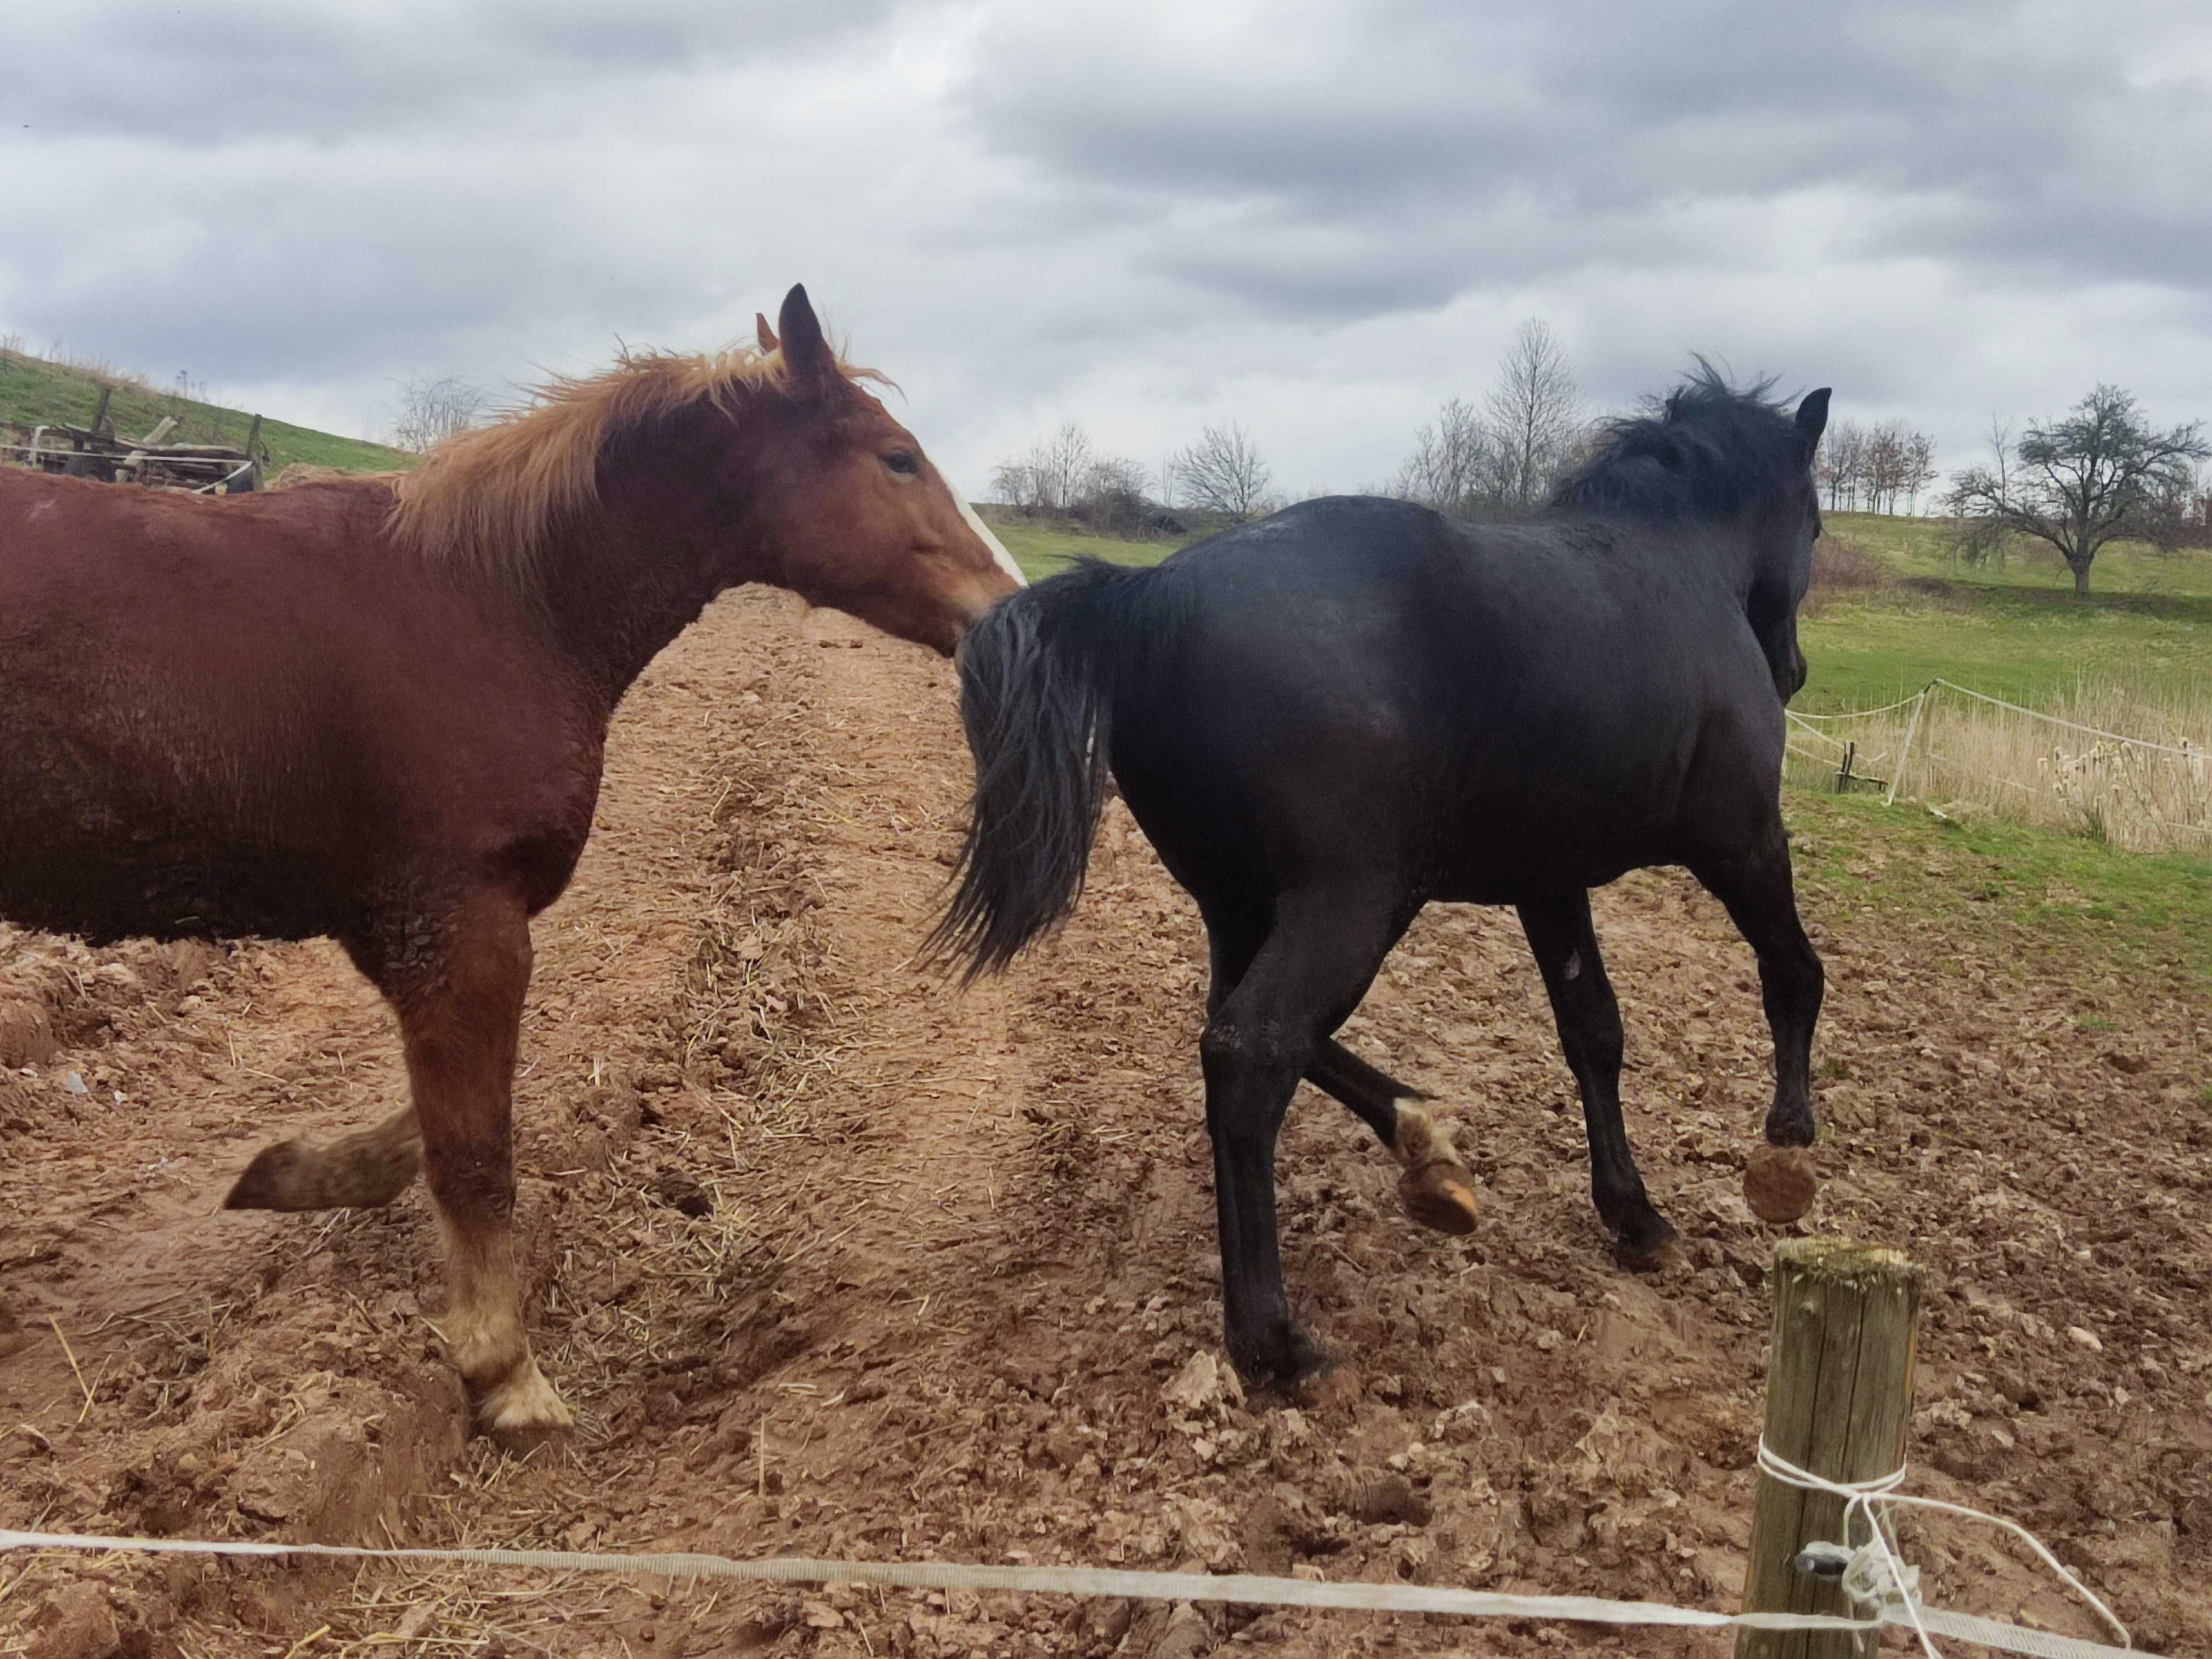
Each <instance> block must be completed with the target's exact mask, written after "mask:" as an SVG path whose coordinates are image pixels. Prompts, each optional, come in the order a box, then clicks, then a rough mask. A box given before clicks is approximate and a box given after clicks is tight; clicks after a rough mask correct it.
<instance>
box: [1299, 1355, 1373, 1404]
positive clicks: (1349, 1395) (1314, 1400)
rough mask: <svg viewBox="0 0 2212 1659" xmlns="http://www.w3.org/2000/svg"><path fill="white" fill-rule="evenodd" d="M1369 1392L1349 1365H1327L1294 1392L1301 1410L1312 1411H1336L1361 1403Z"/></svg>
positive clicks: (1305, 1380) (1300, 1384)
mask: <svg viewBox="0 0 2212 1659" xmlns="http://www.w3.org/2000/svg"><path fill="white" fill-rule="evenodd" d="M1364 1393H1366V1390H1365V1389H1364V1388H1362V1387H1361V1386H1360V1382H1359V1374H1358V1372H1357V1371H1355V1370H1352V1367H1351V1366H1349V1365H1324V1366H1322V1368H1321V1370H1317V1371H1316V1372H1314V1373H1313V1374H1312V1375H1311V1376H1307V1377H1305V1378H1304V1379H1303V1380H1302V1381H1301V1382H1300V1383H1298V1385H1297V1388H1296V1389H1292V1390H1291V1397H1292V1398H1293V1399H1295V1400H1296V1401H1297V1403H1298V1406H1299V1407H1300V1409H1302V1410H1304V1411H1310V1412H1325V1411H1334V1410H1335V1409H1336V1408H1337V1407H1341V1406H1353V1405H1357V1404H1358V1402H1359V1399H1360V1396H1361V1395H1364Z"/></svg>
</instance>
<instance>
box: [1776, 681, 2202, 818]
mask: <svg viewBox="0 0 2212 1659" xmlns="http://www.w3.org/2000/svg"><path fill="white" fill-rule="evenodd" d="M2098 695H2100V694H2097V693H2095V692H2093V690H2083V691H2081V692H2077V694H2076V702H2077V704H2078V703H2081V702H2087V703H2089V704H2090V705H2091V707H2090V708H2087V709H2084V708H2079V707H2076V708H2072V709H2069V714H2071V713H2083V712H2096V697H2097V696H2098ZM2101 695H2102V696H2104V698H2105V701H2106V702H2107V703H2111V704H2113V705H2115V706H2119V707H2121V708H2123V709H2124V713H2125V714H2134V715H2138V716H2140V717H2142V719H2144V720H2146V721H2148V720H2152V719H2154V718H2156V717H2157V716H2158V714H2160V712H2165V711H2159V710H2156V709H2154V708H2151V707H2149V706H2148V705H2145V704H2142V703H2136V702H2130V701H2129V700H2128V699H2126V698H2124V697H2122V696H2118V695H2117V694H2114V693H2112V692H2110V691H2106V692H2105V693H2102V694H2101ZM1785 714H1786V718H1787V720H1788V722H1789V724H1788V732H1789V752H1790V757H1792V768H1791V769H1792V771H1793V772H1794V773H1795V774H1796V775H1797V776H1798V777H1799V778H1800V780H1801V781H1807V782H1824V783H1826V784H1827V785H1828V786H1829V787H1833V788H1835V789H1836V790H1838V792H1844V791H1848V790H1850V789H1852V788H1865V789H1873V790H1880V791H1881V792H1882V799H1883V802H1884V804H1885V805H1894V804H1895V802H1896V800H1897V799H1898V797H1899V794H1904V795H1905V797H1906V798H1907V799H1915V800H1918V801H1921V802H1923V804H1925V805H1930V806H1938V807H1944V806H1957V805H1972V806H1980V807H1983V808H1985V809H1986V810H1988V811H1990V812H1992V813H1993V814H1995V815H1996V816H1999V817H2008V818H2014V819H2016V820H2018V821H2021V822H2024V823H2032V824H2038V825H2040V826H2043V827H2045V828H2057V829H2067V830H2070V831H2073V832H2075V833H2077V834H2086V835H2089V836H2093V837H2095V838H2097V839H2100V840H2103V841H2107V842H2112V843H2113V844H2114V845H2117V846H2122V847H2126V848H2130V849H2131V850H2134V851H2138V852H2161V851H2168V850H2173V849H2176V848H2191V849H2193V848H2197V847H2200V846H2212V742H2208V741H2206V740H2204V739H2201V738H2197V737H2195V736H2194V735H2192V734H2191V733H2190V732H2185V731H2181V730H2178V729H2175V728H2177V727H2179V726H2181V725H2183V724H2184V722H2185V718H2186V717H2185V716H2183V715H2181V714H2175V713H2171V712H2166V720H2167V722H2168V732H2167V735H2168V736H2171V737H2172V738H2175V739H2176V740H2175V741H2166V740H2165V738H2154V737H2148V736H2137V735H2131V734H2130V733H2128V732H2122V731H2119V730H2117V729H2115V723H2114V722H2112V721H2109V720H2076V719H2070V718H2069V717H2068V714H2055V713H2051V712H2048V711H2045V710H2042V709H2035V708H2027V707H2025V706H2023V705H2022V704H2020V703H2017V702H2011V701H2008V699H2006V698H2003V697H1997V696H1990V694H1989V693H1988V692H1986V691H1978V690H1975V689H1974V688H1972V686H1966V685H1960V684H1958V683H1957V682H1956V681H1954V680H1949V679H1946V678H1942V677H1941V676H1938V677H1937V678H1934V679H1931V680H1930V681H1929V683H1928V684H1926V685H1924V686H1923V687H1922V688H1921V689H1920V690H1918V691H1916V692H1914V693H1913V694H1912V695H1911V696H1907V697H1900V698H1899V699H1898V700H1897V701H1895V702H1888V703H1883V704H1881V705H1880V706H1879V707H1876V708H1862V709H1851V710H1848V711H1845V712H1844V713H1842V714H1802V713H1800V712H1799V711H1797V710H1795V709H1790V710H1787V711H1785ZM2130 723H2132V722H2130ZM2039 728H2050V731H2049V732H2045V734H2044V735H2042V736H2038V735H2036V732H2037V731H2038V729H2039ZM2058 733H2074V734H2078V735H2079V737H2080V738H2086V739H2088V740H2089V741H2088V742H2087V744H2086V745H2082V746H2079V747H2069V745H2068V744H2066V742H2065V740H2064V738H2062V737H2059V736H2058V735H2057V734H2058Z"/></svg>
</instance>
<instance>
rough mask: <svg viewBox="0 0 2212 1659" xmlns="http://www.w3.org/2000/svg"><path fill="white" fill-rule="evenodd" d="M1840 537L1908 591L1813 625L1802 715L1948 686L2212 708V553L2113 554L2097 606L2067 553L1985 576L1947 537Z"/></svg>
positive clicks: (1838, 531)
mask: <svg viewBox="0 0 2212 1659" xmlns="http://www.w3.org/2000/svg"><path fill="white" fill-rule="evenodd" d="M1828 527H1829V533H1831V534H1832V535H1835V536H1839V537H1843V538H1848V539H1849V540H1851V541H1853V542H1856V543H1857V544H1859V545H1860V546H1862V547H1864V548H1867V549H1869V550H1871V551H1872V552H1874V553H1875V554H1876V555H1877V556H1879V557H1880V558H1881V561H1882V562H1883V563H1884V564H1885V565H1886V566H1887V567H1888V568H1889V569H1890V571H1891V572H1892V574H1894V575H1895V576H1897V577H1898V578H1899V582H1900V585H1899V586H1897V587H1895V588H1892V589H1887V590H1880V591H1876V592H1870V593H1866V594H1852V595H1848V596H1845V597H1844V598H1841V599H1837V600H1834V601H1832V602H1830V603H1829V604H1827V605H1825V606H1823V607H1821V608H1820V610H1819V611H1818V613H1817V614H1815V615H1813V616H1810V617H1807V618H1806V619H1805V620H1804V622H1803V623H1802V624H1801V627H1800V634H1801V636H1802V642H1803V645H1804V647H1805V655H1806V658H1807V659H1808V661H1809V662H1810V663H1811V664H1812V669H1813V678H1812V679H1811V681H1810V682H1809V683H1808V684H1807V685H1806V688H1805V690H1804V692H1803V693H1802V696H1801V699H1800V702H1799V705H1798V706H1799V707H1801V708H1804V709H1806V710H1808V711H1809V712H1814V713H1820V712H1824V711H1832V710H1836V709H1841V708H1867V707H1869V706H1871V705H1873V704H1875V703H1881V702H1889V701H1890V700H1892V699H1893V698H1895V697H1899V696H1905V695H1907V694H1908V693H1911V692H1912V691H1917V690H1919V689H1920V687H1922V686H1923V685H1925V684H1927V683H1928V682H1929V680H1931V679H1933V678H1936V676H1938V675H1941V676H1942V678H1945V679H1948V680H1954V681H1956V682H1958V683H1959V684H1961V685H1968V686H1972V687H1973V688H1974V689H1975V690H1981V691H1987V692H1990V694H1992V695H1994V696H2007V697H2011V698H2014V699H2015V700H2017V701H2021V702H2031V703H2040V702H2048V701H2049V700H2050V699H2051V697H2053V696H2056V695H2057V694H2058V693H2061V692H2063V691H2065V690H2069V689H2071V688H2072V687H2073V686H2074V684H2075V683H2076V682H2077V681H2079V680H2081V679H2082V678H2111V679H2118V680H2121V681H2123V682H2125V683H2127V684H2130V685H2135V686H2138V687H2142V688H2143V689H2145V690H2157V691H2159V692H2160V694H2161V695H2171V696H2175V697H2178V698H2190V699H2192V700H2197V701H2203V700H2204V699H2206V698H2212V554H2206V553H2203V552H2191V553H2181V554H2174V555H2171V556H2166V555H2160V554H2159V553H2156V552H2154V551H2153V550H2149V549H2148V548H2142V547H2137V546H2119V547H2114V548H2108V549H2106V550H2105V551H2104V552H2103V553H2100V555H2099V556H2098V558H2097V562H2096V565H2095V566H2094V568H2093V575H2092V581H2093V585H2094V586H2095V589H2096V591H2095V592H2094V593H2093V596H2092V597H2091V598H2090V599H2089V600H2088V601H2087V603H2084V602H2082V601H2081V600H2079V599H2075V597H2074V592H2073V578H2072V577H2071V576H2070V575H2069V574H2068V573H2067V571H2066V568H2065V567H2064V566H2063V565H2062V564H2060V563H2059V562H2058V560H2057V555H2056V554H2051V555H2049V556H2041V555H2033V554H2022V555H2016V556H2014V557H2013V558H2012V559H2010V560H2008V562H2006V563H2005V564H2004V565H2003V566H2002V567H1996V568H1989V567H1984V568H1979V569H1974V568H1966V567H1964V566H1960V565H1956V564H1954V563H1951V562H1948V561H1947V560H1946V558H1945V556H1944V551H1943V540H1942V526H1941V525H1940V524H1936V523H1933V522H1930V521H1929V520H1924V519H1891V518H1885V517H1879V516H1876V515H1875V514H1871V513H1832V514H1830V515H1829V518H1828Z"/></svg>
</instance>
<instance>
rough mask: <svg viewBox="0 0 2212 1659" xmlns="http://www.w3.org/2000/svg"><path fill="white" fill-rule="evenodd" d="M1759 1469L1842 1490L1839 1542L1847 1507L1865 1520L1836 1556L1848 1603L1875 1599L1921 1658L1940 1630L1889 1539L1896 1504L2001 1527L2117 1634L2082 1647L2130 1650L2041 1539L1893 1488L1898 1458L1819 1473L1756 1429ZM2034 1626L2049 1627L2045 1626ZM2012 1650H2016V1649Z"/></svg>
mask: <svg viewBox="0 0 2212 1659" xmlns="http://www.w3.org/2000/svg"><path fill="white" fill-rule="evenodd" d="M1759 1473H1760V1474H1765V1475H1767V1476H1770V1477H1771V1478H1772V1479H1774V1480H1779V1481H1780V1482H1782V1484H1783V1485H1784V1486H1796V1487H1797V1488H1798V1489H1799V1490H1800V1491H1802V1492H1826V1493H1828V1494H1829V1495H1831V1496H1832V1497H1836V1498H1842V1499H1843V1500H1844V1544H1845V1546H1846V1547H1848V1546H1849V1543H1850V1534H1851V1516H1853V1515H1854V1514H1856V1515H1857V1516H1860V1518H1861V1519H1862V1520H1863V1522H1865V1524H1866V1528H1867V1534H1868V1536H1867V1541H1866V1542H1865V1543H1863V1544H1862V1545H1860V1546H1859V1547H1857V1549H1856V1550H1851V1551H1850V1553H1849V1557H1848V1559H1846V1561H1845V1562H1844V1566H1843V1571H1842V1572H1841V1574H1840V1575H1839V1576H1840V1578H1841V1581H1842V1588H1843V1591H1844V1595H1848V1596H1849V1597H1850V1599H1851V1601H1852V1603H1853V1604H1854V1605H1855V1606H1857V1607H1881V1609H1882V1610H1883V1618H1884V1620H1885V1621H1886V1622H1887V1623H1890V1624H1901V1625H1905V1626H1908V1627H1909V1628H1910V1629H1911V1632H1912V1633H1913V1635H1914V1636H1915V1637H1916V1638H1918V1640H1919V1643H1920V1648H1921V1651H1922V1652H1923V1653H1924V1654H1925V1655H1926V1656H1927V1659H1942V1656H1941V1655H1939V1654H1938V1653H1937V1652H1936V1644H1934V1643H1933V1642H1931V1641H1930V1640H1929V1636H1930V1634H1931V1633H1941V1632H1937V1629H1936V1617H1935V1615H1936V1613H1937V1611H1938V1610H1937V1609H1934V1608H1928V1607H1922V1606H1921V1605H1920V1570H1919V1569H1918V1568H1917V1567H1908V1566H1906V1565H1905V1562H1904V1559H1903V1557H1902V1556H1901V1555H1900V1554H1899V1551H1898V1547H1897V1541H1896V1540H1895V1538H1894V1537H1893V1535H1892V1534H1891V1530H1890V1523H1889V1516H1890V1514H1891V1512H1892V1511H1893V1510H1897V1509H1899V1508H1903V1507H1911V1508H1914V1509H1923V1510H1938V1511H1941V1512H1942V1513H1943V1514H1946V1515H1956V1516H1964V1517H1966V1519H1968V1520H1972V1521H1985V1522H1988V1523H1989V1524H1990V1525H1991V1526H1993V1527H2002V1528H2004V1529H2005V1530H2006V1531H2007V1532H2008V1533H2010V1534H2013V1536H2015V1538H2017V1539H2019V1540H2020V1541H2021V1542H2022V1543H2024V1544H2026V1545H2027V1547H2029V1548H2030V1549H2032V1550H2033V1551H2034V1552H2035V1553H2036V1556H2037V1558H2038V1559H2040V1560H2041V1561H2042V1563H2043V1565H2045V1566H2046V1567H2049V1568H2050V1569H2051V1571H2052V1572H2054V1573H2056V1574H2057V1575H2058V1577H2060V1578H2061V1579H2062V1580H2063V1581H2064V1582H2065V1584H2066V1587H2067V1588H2068V1589H2070V1590H2072V1591H2073V1592H2074V1593H2075V1595H2078V1596H2080V1597H2081V1599H2082V1600H2083V1601H2087V1603H2088V1604H2089V1605H2090V1606H2091V1607H2094V1608H2095V1609H2096V1610H2097V1614H2098V1616H2099V1617H2100V1618H2101V1619H2102V1620H2104V1621H2105V1622H2106V1624H2107V1625H2109V1626H2112V1630H2113V1631H2114V1632H2116V1633H2117V1634H2118V1637H2119V1638H2120V1645H2119V1646H2118V1647H2117V1648H2110V1647H2106V1646H2105V1645H2104V1644H2101V1643H2093V1644H2086V1645H2087V1649H2088V1650H2093V1651H2100V1652H2105V1653H2129V1652H2132V1651H2134V1650H2135V1638H2133V1637H2131V1636H2130V1635H2129V1634H2128V1627H2127V1626H2125V1625H2124V1624H2122V1623H2121V1622H2120V1621H2119V1620H2118V1617H2117V1616H2116V1615H2115V1614H2114V1613H2113V1612H2112V1608H2110V1607H2106V1605H2105V1603H2104V1601H2103V1600H2102V1598H2100V1596H2099V1595H2097V1594H2096V1592H2095V1591H2093V1590H2092V1589H2090V1588H2089V1587H2088V1586H2087V1584H2085V1583H2082V1582H2081V1580H2080V1579H2079V1578H2077V1577H2075V1576H2074V1575H2073V1574H2072V1573H2071V1572H2069V1571H2067V1570H2066V1567H2065V1565H2063V1563H2062V1562H2061V1561H2060V1560H2059V1559H2058V1558H2057V1556H2056V1555H2053V1554H2052V1553H2051V1551H2050V1549H2049V1548H2048V1547H2045V1544H2044V1542H2043V1541H2042V1540H2041V1539H2039V1538H2038V1537H2037V1536H2036V1535H2035V1534H2033V1533H2032V1532H2030V1531H2028V1529H2027V1528H2026V1527H2023V1526H2021V1525H2020V1524H2019V1523H2018V1522H2013V1521H2008V1520H2006V1519H2005V1518H2004V1517H2003V1516H1996V1515H1990V1514H1988V1513H1986V1512H1985V1511H1984V1510H1978V1509H1973V1508H1971V1507H1969V1506H1968V1505H1966V1504H1947V1503H1944V1502H1943V1501H1942V1499H1940V1498H1916V1497H1913V1496H1911V1495H1910V1494H1908V1493H1905V1492H1899V1490H1898V1488H1899V1487H1900V1486H1903V1485H1904V1484H1905V1465H1903V1464H1900V1465H1899V1466H1898V1467H1897V1468H1895V1469H1893V1470H1892V1471H1891V1472H1890V1473H1889V1474H1884V1475H1878V1476H1876V1477H1875V1479H1873V1480H1829V1479H1828V1478H1827V1477H1826V1475H1820V1474H1813V1473H1812V1472H1811V1471H1810V1470H1808V1469H1801V1468H1798V1467H1797V1466H1796V1464H1795V1463H1792V1462H1790V1461H1789V1459H1787V1458H1785V1457H1784V1456H1783V1455H1781V1454H1780V1453H1779V1452H1778V1451H1776V1450H1774V1449H1773V1448H1771V1446H1769V1445H1768V1444H1767V1443H1766V1442H1765V1438H1764V1437H1762V1438H1761V1439H1760V1441H1759ZM1896 1613H1902V1615H1903V1616H1902V1617H1901V1618H1900V1617H1897V1616H1895V1614H1896ZM1983 1622H1986V1621H1983ZM2036 1633H2038V1634H2044V1635H2049V1634H2051V1633H2050V1632H2036ZM1966 1639H1968V1640H1975V1641H1978V1640H1981V1639H1982V1638H1978V1637H1973V1638H1966ZM2053 1639H2054V1640H2057V1641H2063V1642H2067V1643H2069V1644H2072V1643H2074V1642H2075V1638H2071V1637H2056V1638H2053ZM1984 1645H1994V1646H2009V1644H1984ZM2081 1650H2082V1649H2081V1646H2080V1645H2076V1646H2074V1647H2070V1648H2069V1651H2081ZM2014 1651H2015V1652H2018V1651H2023V1650H2020V1649H2015V1650H2014Z"/></svg>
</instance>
